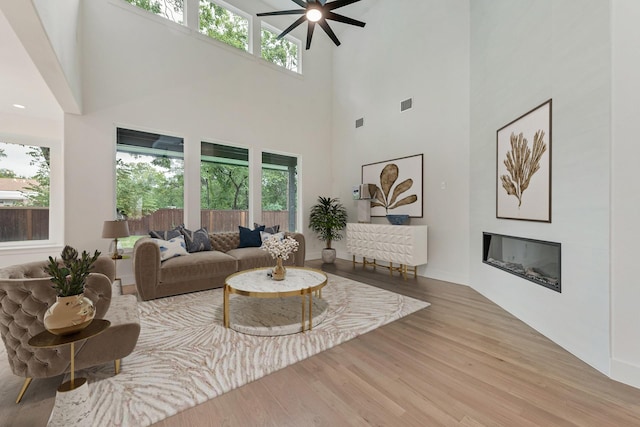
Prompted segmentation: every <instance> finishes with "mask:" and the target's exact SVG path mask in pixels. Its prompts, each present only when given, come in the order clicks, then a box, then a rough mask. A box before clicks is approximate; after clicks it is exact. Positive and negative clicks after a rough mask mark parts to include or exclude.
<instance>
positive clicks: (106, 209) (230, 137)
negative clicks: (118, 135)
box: [65, 0, 331, 283]
mask: <svg viewBox="0 0 640 427" xmlns="http://www.w3.org/2000/svg"><path fill="white" fill-rule="evenodd" d="M82 12H83V13H82V25H83V28H84V29H85V31H84V36H83V46H82V47H83V52H82V57H83V67H82V74H83V76H84V78H83V88H82V92H83V95H84V98H83V105H84V109H85V114H83V115H82V116H75V115H66V116H65V190H66V199H65V210H66V215H65V226H66V243H69V244H72V245H75V246H78V247H80V248H88V249H92V248H99V249H103V250H105V251H106V250H107V248H108V245H109V242H108V241H106V240H105V239H102V238H101V236H100V235H101V230H102V223H103V221H104V220H107V219H112V218H113V216H114V206H115V201H114V200H115V189H114V162H115V128H116V126H123V127H130V128H133V129H140V130H149V131H153V132H158V133H166V134H169V135H177V136H181V137H183V138H184V139H185V162H186V169H187V175H186V177H185V180H186V181H189V180H191V182H194V181H195V182H196V184H195V187H194V188H196V189H197V188H198V186H199V175H198V174H199V172H198V171H199V146H200V141H201V140H214V141H215V140H217V141H223V142H229V143H232V144H237V145H242V146H246V147H249V148H250V149H252V150H253V151H252V152H253V153H256V152H258V153H259V150H262V149H265V150H267V149H268V150H271V151H276V152H284V153H291V154H299V155H300V156H301V167H300V168H301V171H302V173H301V176H300V186H299V188H300V191H301V192H302V206H301V207H300V209H301V211H302V212H303V213H305V212H308V211H309V208H310V206H311V205H312V204H313V203H314V202H315V195H316V194H319V193H324V192H327V191H329V189H330V185H329V183H327V182H326V181H324V180H321V179H317V177H319V176H324V175H326V171H327V170H328V169H329V164H330V161H331V158H330V152H329V151H328V149H327V147H328V141H329V140H330V138H331V115H330V106H331V104H330V101H331V93H330V87H331V56H330V50H329V49H328V44H326V43H323V42H322V41H321V40H315V39H314V46H313V49H312V50H311V51H309V53H307V54H305V56H304V58H303V59H304V69H305V74H304V76H298V75H294V74H293V73H290V72H286V71H285V70H280V69H278V68H277V67H275V66H272V65H271V64H266V63H264V62H263V61H262V60H261V59H258V58H255V57H253V56H251V55H249V54H246V53H243V52H239V51H236V50H235V49H233V48H230V47H228V46H226V45H222V44H221V43H219V42H217V41H214V40H209V39H207V38H206V37H204V36H201V35H198V34H194V33H192V32H191V31H190V30H188V29H186V28H184V27H181V26H179V25H177V24H173V23H167V22H165V21H164V20H163V19H161V18H159V17H156V16H154V15H151V14H147V13H144V12H142V11H139V12H138V11H137V9H135V8H133V7H130V6H129V5H127V4H125V3H124V2H115V1H110V0H95V1H91V2H85V3H83V11H82ZM114 22H117V23H118V24H117V25H114V24H113V23H114ZM194 38H195V41H194ZM189 171H191V173H189ZM187 185H188V184H187ZM186 203H187V205H188V206H186V215H187V221H186V225H187V226H190V227H197V226H199V224H194V222H195V221H197V219H196V220H194V218H197V215H194V212H197V210H198V209H199V206H198V203H199V196H198V192H197V190H196V191H195V192H191V193H189V194H187V200H186ZM303 220H304V222H303V223H302V224H300V225H299V229H300V230H301V231H305V230H306V215H303ZM308 240H309V241H311V239H308ZM310 243H313V242H310ZM309 246H310V249H309V250H310V251H313V244H310V245H309ZM125 283H126V280H125Z"/></svg>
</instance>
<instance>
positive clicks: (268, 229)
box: [253, 222, 280, 234]
mask: <svg viewBox="0 0 640 427" xmlns="http://www.w3.org/2000/svg"><path fill="white" fill-rule="evenodd" d="M258 227H264V231H265V232H267V233H269V234H276V233H277V232H278V231H280V224H278V225H274V226H273V227H265V226H264V225H260V224H258V223H257V222H254V223H253V228H258Z"/></svg>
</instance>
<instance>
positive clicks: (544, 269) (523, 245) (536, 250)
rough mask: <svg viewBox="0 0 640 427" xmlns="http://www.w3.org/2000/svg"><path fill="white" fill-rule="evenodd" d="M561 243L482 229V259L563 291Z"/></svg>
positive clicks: (555, 289)
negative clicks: (488, 231) (483, 230)
mask: <svg viewBox="0 0 640 427" xmlns="http://www.w3.org/2000/svg"><path fill="white" fill-rule="evenodd" d="M560 261H561V245H560V243H556V242H546V241H544V240H534V239H527V238H524V237H515V236H505V235H503V234H494V233H487V232H483V233H482V262H483V263H485V264H488V265H490V266H492V267H496V268H499V269H500V270H504V271H506V272H508V273H511V274H514V275H516V276H519V277H522V278H523V279H527V280H529V281H531V282H533V283H537V284H538V285H541V286H544V287H546V288H549V289H553V290H554V291H556V292H562V290H561V289H562V288H561V274H560V272H561V262H560Z"/></svg>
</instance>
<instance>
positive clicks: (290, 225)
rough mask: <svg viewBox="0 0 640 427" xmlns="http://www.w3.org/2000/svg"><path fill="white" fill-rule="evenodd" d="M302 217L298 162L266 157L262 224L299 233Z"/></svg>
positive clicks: (278, 155)
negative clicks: (299, 220)
mask: <svg viewBox="0 0 640 427" xmlns="http://www.w3.org/2000/svg"><path fill="white" fill-rule="evenodd" d="M297 215H298V159H297V158H296V157H292V156H285V155H283V154H276V153H268V152H263V153H262V221H263V223H265V224H269V225H279V226H280V231H295V230H296V227H297V224H296V222H297V221H296V218H297Z"/></svg>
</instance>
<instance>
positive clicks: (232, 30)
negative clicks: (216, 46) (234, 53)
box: [199, 0, 251, 52]
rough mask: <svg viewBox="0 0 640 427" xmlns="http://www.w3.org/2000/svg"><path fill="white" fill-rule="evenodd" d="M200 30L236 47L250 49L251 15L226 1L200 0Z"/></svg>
mask: <svg viewBox="0 0 640 427" xmlns="http://www.w3.org/2000/svg"><path fill="white" fill-rule="evenodd" d="M199 31H200V32H201V33H202V34H205V35H207V36H209V37H211V38H212V39H216V40H220V41H221V42H223V43H226V44H228V45H231V46H233V47H235V48H238V49H241V50H245V51H247V52H248V51H249V50H250V49H249V47H250V43H249V41H250V40H251V17H250V16H249V15H248V14H246V13H244V12H242V11H240V10H238V9H236V8H234V7H232V6H230V5H228V4H226V3H223V2H220V1H215V2H214V1H212V0H200V12H199Z"/></svg>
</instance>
